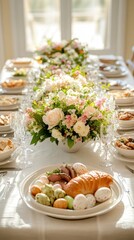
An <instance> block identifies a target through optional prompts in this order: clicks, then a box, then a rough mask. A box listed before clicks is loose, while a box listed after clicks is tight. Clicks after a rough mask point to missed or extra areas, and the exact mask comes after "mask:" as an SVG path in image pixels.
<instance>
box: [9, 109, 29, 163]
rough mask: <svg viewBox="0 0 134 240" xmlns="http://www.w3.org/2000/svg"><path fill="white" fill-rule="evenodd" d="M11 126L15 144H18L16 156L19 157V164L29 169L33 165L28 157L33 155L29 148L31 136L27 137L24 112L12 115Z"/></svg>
mask: <svg viewBox="0 0 134 240" xmlns="http://www.w3.org/2000/svg"><path fill="white" fill-rule="evenodd" d="M11 126H12V128H13V129H14V142H15V144H16V151H15V153H16V154H15V155H16V156H18V161H19V164H20V165H21V166H22V167H23V168H26V167H29V166H30V165H31V164H32V163H31V161H30V160H29V159H30V158H29V157H28V156H29V154H30V153H32V149H31V148H30V147H29V145H30V144H29V141H30V140H29V135H27V129H26V122H25V114H24V113H23V112H22V111H19V112H16V113H15V114H14V115H12V119H11Z"/></svg>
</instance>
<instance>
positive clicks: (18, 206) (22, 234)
mask: <svg viewBox="0 0 134 240" xmlns="http://www.w3.org/2000/svg"><path fill="white" fill-rule="evenodd" d="M122 80H123V81H125V80H127V81H128V83H130V84H132V85H133V84H134V82H133V81H134V80H133V78H132V76H131V75H130V74H128V76H126V77H122ZM32 148H33V150H34V152H33V153H32V154H30V155H29V156H28V158H29V159H30V160H31V161H32V166H31V167H29V168H25V169H23V170H22V171H20V172H8V174H7V176H6V178H8V177H11V179H12V180H13V184H12V185H11V186H10V188H9V191H8V193H7V195H6V199H5V200H4V201H0V240H26V239H27V240H53V239H56V240H63V239H64V240H68V239H69V240H81V239H82V240H88V239H90V240H107V239H108V240H113V239H114V240H118V239H122V240H131V239H134V208H132V207H131V206H130V202H129V200H128V197H127V194H126V193H124V195H123V197H122V200H121V202H120V203H119V204H118V205H117V206H116V207H115V208H114V209H112V210H111V211H110V212H108V213H105V214H104V215H100V216H97V217H91V218H88V219H82V220H63V219H56V218H52V217H48V216H45V215H44V214H41V213H37V212H35V211H33V210H31V209H30V208H28V207H27V206H26V204H25V203H24V202H23V200H22V198H21V196H20V193H19V190H20V183H21V181H22V180H23V179H24V178H25V177H26V176H27V175H28V174H31V173H32V172H34V171H36V170H38V169H40V168H43V167H45V166H47V165H53V164H57V163H63V162H66V163H74V162H83V163H84V164H87V165H90V166H91V167H93V168H100V165H99V163H100V157H102V153H101V151H100V146H99V144H98V143H97V144H92V145H86V146H84V147H83V148H82V149H81V150H79V151H78V152H77V153H65V152H63V151H62V150H61V149H60V148H59V147H57V146H56V145H55V144H54V143H53V144H52V143H50V142H49V141H45V142H43V143H40V144H38V145H37V146H32ZM111 160H112V167H111V168H107V169H103V170H105V171H107V172H109V173H110V174H112V175H115V174H116V173H117V174H118V173H120V174H121V175H122V176H123V177H124V178H125V180H126V181H127V183H128V186H129V187H130V189H131V191H132V192H133V194H134V183H133V182H134V175H133V174H132V173H130V172H129V171H128V170H127V169H126V168H125V164H126V163H125V162H123V161H119V160H117V159H114V158H113V157H112V155H111ZM14 164H15V162H13V163H12V164H11V165H14Z"/></svg>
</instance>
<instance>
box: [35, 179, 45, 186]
mask: <svg viewBox="0 0 134 240" xmlns="http://www.w3.org/2000/svg"><path fill="white" fill-rule="evenodd" d="M34 184H35V185H38V186H39V187H42V186H43V185H44V184H43V182H42V181H41V180H40V179H38V180H36V181H35V183H34Z"/></svg>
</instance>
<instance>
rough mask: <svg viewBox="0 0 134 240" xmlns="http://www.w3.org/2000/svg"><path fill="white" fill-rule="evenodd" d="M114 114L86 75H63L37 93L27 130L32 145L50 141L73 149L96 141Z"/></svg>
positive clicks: (28, 118) (30, 110)
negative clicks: (79, 143) (77, 145)
mask: <svg viewBox="0 0 134 240" xmlns="http://www.w3.org/2000/svg"><path fill="white" fill-rule="evenodd" d="M46 86H47V87H46ZM111 114H112V112H111V110H110V109H108V105H107V99H106V98H105V97H103V98H99V97H98V96H97V94H96V93H95V92H94V91H93V88H92V85H91V83H90V82H88V80H87V79H86V78H85V77H84V76H82V75H81V74H78V75H76V76H75V77H71V76H69V75H66V74H64V75H62V76H61V75H60V76H58V77H57V81H56V80H55V81H51V82H50V83H47V85H45V87H44V88H42V89H39V90H38V91H37V93H36V96H35V99H34V100H33V102H32V108H29V109H27V128H28V130H29V131H30V133H31V135H32V141H31V143H32V144H37V143H38V142H42V141H44V140H45V139H46V138H49V139H50V141H51V142H55V143H56V144H58V143H59V142H64V143H65V142H67V145H68V146H69V148H72V147H73V146H74V144H75V143H78V142H86V141H88V140H90V139H96V138H97V137H98V136H99V134H100V126H101V124H102V123H103V124H104V125H105V126H107V125H108V124H109V121H110V118H111Z"/></svg>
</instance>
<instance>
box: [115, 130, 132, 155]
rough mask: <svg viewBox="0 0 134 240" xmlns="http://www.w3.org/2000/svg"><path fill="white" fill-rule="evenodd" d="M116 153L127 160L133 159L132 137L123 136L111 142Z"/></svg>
mask: <svg viewBox="0 0 134 240" xmlns="http://www.w3.org/2000/svg"><path fill="white" fill-rule="evenodd" d="M112 146H113V147H114V148H115V149H116V150H117V152H118V153H119V154H120V155H122V156H124V157H127V158H134V136H131V135H127V134H124V135H122V136H120V137H118V138H116V139H115V140H114V141H113V142H112Z"/></svg>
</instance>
